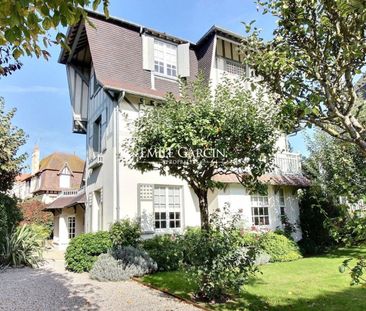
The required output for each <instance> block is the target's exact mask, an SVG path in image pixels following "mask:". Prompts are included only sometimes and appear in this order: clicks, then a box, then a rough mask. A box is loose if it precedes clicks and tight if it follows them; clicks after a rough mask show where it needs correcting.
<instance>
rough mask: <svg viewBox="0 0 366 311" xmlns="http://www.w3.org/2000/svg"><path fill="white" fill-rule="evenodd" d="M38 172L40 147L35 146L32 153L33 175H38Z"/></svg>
mask: <svg viewBox="0 0 366 311" xmlns="http://www.w3.org/2000/svg"><path fill="white" fill-rule="evenodd" d="M38 170H39V147H38V145H35V146H34V149H33V153H32V175H33V174H35V173H37V172H38Z"/></svg>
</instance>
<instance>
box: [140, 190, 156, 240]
mask: <svg viewBox="0 0 366 311" xmlns="http://www.w3.org/2000/svg"><path fill="white" fill-rule="evenodd" d="M137 187H138V200H139V209H140V224H141V231H142V232H143V233H153V232H154V204H153V189H154V186H153V185H152V184H139V185H137Z"/></svg>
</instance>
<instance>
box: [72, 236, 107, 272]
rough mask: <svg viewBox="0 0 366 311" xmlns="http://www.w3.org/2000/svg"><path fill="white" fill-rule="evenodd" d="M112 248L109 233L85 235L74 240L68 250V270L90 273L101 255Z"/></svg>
mask: <svg viewBox="0 0 366 311" xmlns="http://www.w3.org/2000/svg"><path fill="white" fill-rule="evenodd" d="M111 247H112V242H111V238H110V234H109V232H105V231H99V232H96V233H83V234H80V235H78V236H76V237H75V238H73V239H72V240H71V241H70V243H69V246H68V247H67V249H66V253H65V261H66V268H67V269H68V270H70V271H73V272H79V273H80V272H84V271H86V272H88V271H90V269H91V268H92V267H93V264H94V262H95V261H96V260H97V258H98V256H99V255H100V254H104V253H107V252H108V250H109V249H110V248H111Z"/></svg>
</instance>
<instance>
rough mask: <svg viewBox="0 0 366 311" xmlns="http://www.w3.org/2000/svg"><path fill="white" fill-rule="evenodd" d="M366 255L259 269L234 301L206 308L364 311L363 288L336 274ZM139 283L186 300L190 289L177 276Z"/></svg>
mask: <svg viewBox="0 0 366 311" xmlns="http://www.w3.org/2000/svg"><path fill="white" fill-rule="evenodd" d="M355 255H356V256H357V255H366V247H363V248H352V249H339V250H337V251H334V252H331V253H328V254H327V255H325V256H319V257H312V258H304V259H300V260H297V261H293V262H286V263H273V264H268V265H265V266H262V267H260V270H261V271H262V273H263V274H262V275H260V274H259V275H257V277H256V278H253V279H252V280H250V282H249V284H248V285H247V286H246V287H245V291H244V292H243V293H242V294H241V295H240V297H238V298H237V299H235V300H234V301H230V302H227V303H225V304H218V305H214V306H212V305H210V306H208V307H210V308H213V309H215V310H257V311H259V310H261V311H262V310H276V311H280V310H281V311H282V310H291V311H299V310H321V311H323V310H324V311H335V310H337V311H338V310H339V311H350V310H352V311H353V310H355V311H365V310H366V288H364V287H361V286H352V287H351V286H350V285H349V284H350V278H349V275H348V274H347V273H345V274H341V273H339V272H338V267H339V265H340V263H341V262H342V261H343V259H345V258H348V257H349V256H355ZM143 282H145V283H147V284H151V285H153V286H155V287H159V288H161V289H165V290H167V291H169V292H171V293H173V294H176V295H178V296H181V297H183V298H187V299H189V298H190V297H191V287H190V285H189V284H188V282H187V281H186V280H185V278H184V275H183V274H182V273H180V272H163V273H156V274H153V275H149V276H145V277H144V278H143Z"/></svg>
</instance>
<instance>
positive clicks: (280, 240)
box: [259, 232, 302, 262]
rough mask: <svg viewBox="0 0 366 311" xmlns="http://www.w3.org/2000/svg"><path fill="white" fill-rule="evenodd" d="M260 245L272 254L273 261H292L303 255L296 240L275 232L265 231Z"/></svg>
mask: <svg viewBox="0 0 366 311" xmlns="http://www.w3.org/2000/svg"><path fill="white" fill-rule="evenodd" d="M259 247H260V248H261V249H263V250H264V251H265V252H266V253H267V254H268V255H269V256H271V262H276V261H292V260H297V259H299V258H301V257H302V256H301V254H300V250H299V248H298V246H297V244H296V243H295V242H294V241H292V240H290V239H288V238H287V237H286V236H284V235H282V234H277V233H274V232H267V233H263V234H262V235H261V236H260V238H259Z"/></svg>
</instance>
